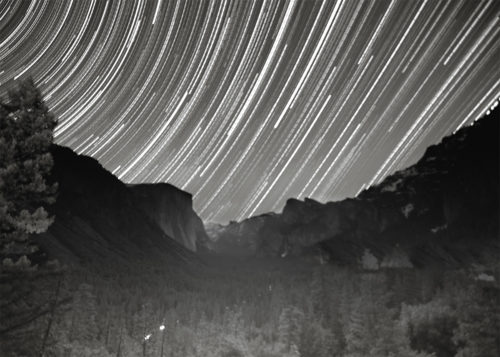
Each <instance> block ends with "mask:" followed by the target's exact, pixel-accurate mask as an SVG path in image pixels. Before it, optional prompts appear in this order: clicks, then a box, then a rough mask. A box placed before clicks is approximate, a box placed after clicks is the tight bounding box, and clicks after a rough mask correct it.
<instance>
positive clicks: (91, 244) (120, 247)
mask: <svg viewBox="0 0 500 357" xmlns="http://www.w3.org/2000/svg"><path fill="white" fill-rule="evenodd" d="M52 155H53V158H54V169H53V180H55V181H57V182H58V185H59V190H58V191H59V192H58V197H57V200H56V203H55V204H54V205H53V206H52V207H49V212H50V213H51V214H52V215H54V216H55V221H54V223H53V224H52V225H51V226H50V227H49V230H48V231H47V232H45V233H43V234H42V235H40V236H37V237H36V240H37V241H38V242H40V245H41V247H42V249H43V250H44V251H46V252H48V253H49V255H50V256H51V257H55V258H58V259H59V260H60V261H63V262H66V263H70V264H72V263H85V262H98V261H101V262H102V261H114V262H117V261H118V262H122V263H124V264H125V263H130V262H131V261H134V260H137V261H141V260H157V261H165V260H168V261H169V262H174V263H175V262H177V263H178V262H180V261H183V262H186V261H190V260H195V256H194V254H192V253H191V252H190V251H189V250H188V249H186V248H185V247H184V246H183V245H181V244H179V243H178V242H176V241H175V240H174V239H173V237H172V236H170V235H169V234H167V233H166V232H165V231H164V230H163V229H162V228H160V226H159V224H158V222H156V221H155V220H154V219H151V218H150V217H149V216H148V214H146V213H145V212H144V210H143V209H142V208H141V207H142V206H144V205H145V203H144V202H140V200H137V197H136V195H135V194H134V193H133V192H132V190H130V189H129V188H128V187H127V186H126V185H125V184H124V183H122V182H121V181H120V180H118V179H117V178H116V177H115V176H113V175H112V174H111V173H110V172H108V171H107V170H105V169H104V168H103V167H102V166H101V165H100V164H99V163H98V162H97V161H96V160H95V159H92V158H90V157H87V156H82V155H77V154H76V153H75V152H73V151H72V150H71V149H68V148H65V147H61V146H57V145H54V146H53V148H52ZM176 204H178V202H177V201H176V202H174V203H172V206H173V205H176ZM174 210H175V209H174V208H172V211H174ZM182 210H185V208H184V207H181V211H182ZM180 214H181V213H179V215H180ZM177 218H178V217H177ZM189 219H192V218H189ZM189 219H187V220H189ZM176 222H177V223H178V224H181V223H182V220H181V219H180V218H178V220H177V221H176ZM174 225H175V224H174V223H172V227H173V226H174ZM176 229H177V231H182V228H180V227H178V228H176Z"/></svg>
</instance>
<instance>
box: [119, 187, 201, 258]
mask: <svg viewBox="0 0 500 357" xmlns="http://www.w3.org/2000/svg"><path fill="white" fill-rule="evenodd" d="M128 187H129V189H130V190H131V191H132V192H133V194H134V196H135V198H136V202H137V203H138V204H139V207H140V209H142V211H143V212H144V213H145V214H146V215H147V216H148V217H149V218H150V219H151V220H152V221H153V222H155V223H156V225H157V226H158V227H160V228H161V230H162V231H163V232H164V233H165V234H166V235H168V236H170V237H172V238H174V239H175V240H176V241H177V242H178V243H180V244H182V245H183V246H185V247H186V248H188V249H189V250H192V251H197V250H205V249H206V244H207V241H208V237H207V234H206V232H205V228H204V226H203V222H202V221H201V219H200V217H198V215H197V214H196V213H195V212H194V210H193V196H192V195H191V194H190V193H188V192H184V191H182V190H179V189H178V188H177V187H175V186H173V185H170V184H168V183H159V184H140V185H129V186H128Z"/></svg>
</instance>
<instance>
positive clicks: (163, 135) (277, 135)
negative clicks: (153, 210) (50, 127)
mask: <svg viewBox="0 0 500 357" xmlns="http://www.w3.org/2000/svg"><path fill="white" fill-rule="evenodd" d="M499 13H500V1H495V0H488V1H481V2H479V1H472V0H471V1H405V0H399V1H396V0H393V1H346V0H344V1H341V0H337V1H333V0H332V1H321V0H318V1H300V0H289V1H250V0H249V1H230V0H217V1H208V0H207V1H181V0H172V1H143V0H139V1H124V0H121V1H120V0H119V1H97V0H91V1H31V2H30V1H3V2H1V4H0V94H2V95H4V94H5V92H6V90H7V89H8V88H10V87H11V86H12V85H13V81H14V80H15V79H18V78H24V77H25V76H27V75H31V76H33V77H34V79H35V81H36V82H37V83H38V84H39V85H40V87H41V89H42V91H43V92H44V94H45V97H46V98H47V102H48V104H49V106H50V107H51V108H52V110H53V111H54V112H55V113H56V115H57V116H58V118H59V121H60V124H59V126H58V127H57V130H56V142H57V143H59V144H62V145H67V146H69V147H71V148H73V149H75V150H76V151H77V152H79V153H83V154H87V155H91V156H93V157H95V158H96V159H98V160H99V161H100V162H101V163H102V164H103V165H104V166H105V167H106V168H108V169H109V170H110V171H112V172H113V173H114V174H115V175H117V176H118V177H119V178H121V179H122V180H124V181H126V182H161V181H167V182H170V183H172V184H174V185H176V186H178V187H180V188H182V189H184V190H186V191H189V192H191V193H193V195H194V202H195V209H196V210H197V211H198V213H199V214H200V215H201V216H202V218H204V219H205V220H213V221H227V220H229V219H241V218H244V217H248V216H250V215H254V214H258V213H263V212H267V211H279V210H281V208H282V207H283V205H284V203H285V200H286V199H287V198H289V197H297V198H304V197H311V198H314V199H317V200H320V201H328V200H334V199H340V198H343V197H346V196H354V195H355V194H356V193H357V192H359V190H360V189H362V188H363V187H366V186H367V185H370V184H375V183H377V182H380V180H381V179H383V178H384V177H385V176H386V175H388V174H390V173H391V172H393V171H395V170H397V169H399V168H402V167H405V166H407V165H409V164H411V163H413V162H415V161H416V160H417V159H418V158H419V156H421V155H422V154H423V150H424V149H425V148H426V147H427V146H428V145H430V144H434V143H436V142H438V141H439V140H440V138H441V137H443V136H444V135H447V134H450V133H452V132H453V131H455V130H456V129H457V128H459V127H461V126H464V125H467V124H470V123H471V122H473V121H474V120H475V119H476V118H477V117H478V116H479V115H481V114H483V113H484V112H485V111H486V110H487V108H488V107H489V106H491V105H492V103H494V101H495V100H496V99H497V98H498V95H499V93H500V66H499V65H498V59H499V58H500V26H499Z"/></svg>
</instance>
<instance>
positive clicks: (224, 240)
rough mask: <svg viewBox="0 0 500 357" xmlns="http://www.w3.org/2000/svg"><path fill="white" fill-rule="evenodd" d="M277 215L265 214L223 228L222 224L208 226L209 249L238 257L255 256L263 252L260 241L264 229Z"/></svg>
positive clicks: (231, 223)
mask: <svg viewBox="0 0 500 357" xmlns="http://www.w3.org/2000/svg"><path fill="white" fill-rule="evenodd" d="M274 215H275V214H274V213H271V214H264V215H260V216H255V217H251V218H249V219H246V220H244V221H242V222H230V223H229V224H228V225H226V226H223V225H220V224H213V223H212V224H207V225H206V232H207V234H208V237H209V243H208V248H209V250H211V251H214V252H217V253H221V254H229V255H237V256H253V255H255V254H256V253H257V252H258V251H260V250H261V247H260V244H262V242H263V241H262V240H261V239H260V237H261V234H262V228H263V227H264V225H265V224H267V222H268V220H269V219H271V218H272V217H273V216H274Z"/></svg>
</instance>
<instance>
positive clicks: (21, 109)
mask: <svg viewBox="0 0 500 357" xmlns="http://www.w3.org/2000/svg"><path fill="white" fill-rule="evenodd" d="M56 124H57V122H56V120H55V118H54V115H53V114H51V113H50V112H49V110H48V107H47V106H46V105H45V103H44V101H43V99H42V95H41V92H40V90H39V89H37V88H36V87H35V84H34V82H33V80H31V79H28V80H26V81H24V82H21V83H20V84H19V87H18V89H17V90H13V91H10V92H9V96H8V100H7V101H6V102H1V103H0V249H1V251H2V253H3V254H2V255H4V256H5V255H7V254H8V253H9V250H12V249H13V246H14V245H16V244H19V242H25V241H26V239H27V237H28V234H31V233H41V232H44V231H46V230H47V228H48V227H49V225H50V224H51V223H52V218H51V217H49V215H48V214H47V211H46V210H45V206H46V205H48V204H51V203H53V202H54V201H55V194H56V189H57V185H56V184H55V183H49V182H48V178H49V175H50V172H51V169H52V165H53V161H52V156H51V154H50V152H49V149H50V146H51V144H52V141H53V130H54V128H55V126H56ZM21 244H22V243H21ZM17 251H19V249H17Z"/></svg>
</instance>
